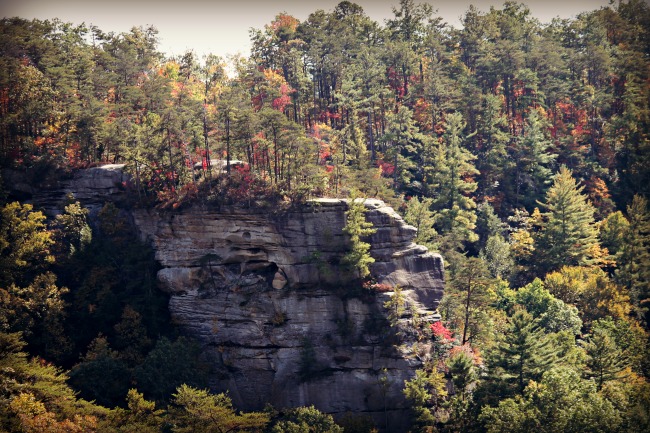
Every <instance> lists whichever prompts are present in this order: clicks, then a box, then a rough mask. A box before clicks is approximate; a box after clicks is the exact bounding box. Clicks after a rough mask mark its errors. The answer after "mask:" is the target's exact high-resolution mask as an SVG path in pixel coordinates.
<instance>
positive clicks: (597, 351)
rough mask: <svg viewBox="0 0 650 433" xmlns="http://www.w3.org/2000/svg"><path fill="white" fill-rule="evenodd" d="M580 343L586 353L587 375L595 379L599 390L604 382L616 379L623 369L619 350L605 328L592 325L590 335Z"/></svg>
mask: <svg viewBox="0 0 650 433" xmlns="http://www.w3.org/2000/svg"><path fill="white" fill-rule="evenodd" d="M581 343H582V344H581V345H582V348H583V349H584V351H585V352H586V353H587V363H586V367H587V372H586V374H587V377H589V378H593V379H594V380H595V381H596V387H597V389H598V391H600V390H601V389H602V387H603V384H604V383H605V382H607V381H610V380H614V379H616V378H617V376H618V374H619V373H620V372H621V371H622V370H623V369H624V367H625V365H624V363H623V359H622V356H621V355H622V354H621V350H620V349H619V348H618V346H617V345H616V342H615V341H614V339H613V338H612V336H611V335H609V332H608V331H607V329H605V328H602V327H599V326H596V327H594V328H593V329H592V332H591V335H589V336H587V338H586V339H585V340H583V341H582V342H581Z"/></svg>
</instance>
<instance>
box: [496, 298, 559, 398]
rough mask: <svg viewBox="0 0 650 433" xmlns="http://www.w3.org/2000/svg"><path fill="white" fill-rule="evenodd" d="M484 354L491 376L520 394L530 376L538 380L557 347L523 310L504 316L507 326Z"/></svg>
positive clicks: (549, 363)
mask: <svg viewBox="0 0 650 433" xmlns="http://www.w3.org/2000/svg"><path fill="white" fill-rule="evenodd" d="M499 340H500V341H499V342H498V343H497V345H496V347H495V349H494V350H493V352H492V353H491V354H490V355H489V357H488V368H489V369H490V375H491V377H492V378H493V380H495V381H497V382H501V383H502V384H503V385H505V386H506V387H507V388H510V389H512V390H514V391H515V392H516V393H519V394H522V393H523V391H524V388H525V387H526V385H527V384H528V382H529V381H531V380H539V379H540V378H541V376H542V374H543V373H544V372H545V371H547V370H548V369H549V368H550V367H551V366H552V365H553V364H554V363H555V361H556V353H557V349H556V348H555V347H554V346H553V344H552V341H551V340H550V339H549V338H548V336H546V335H545V334H544V331H543V330H542V329H541V328H540V327H539V326H538V325H537V322H536V321H534V320H533V317H532V316H531V315H530V314H529V313H528V312H527V311H526V310H525V309H520V310H517V311H516V312H515V313H514V314H513V315H512V317H510V318H509V319H508V327H507V329H506V331H505V333H504V334H503V336H501V337H500V339H499Z"/></svg>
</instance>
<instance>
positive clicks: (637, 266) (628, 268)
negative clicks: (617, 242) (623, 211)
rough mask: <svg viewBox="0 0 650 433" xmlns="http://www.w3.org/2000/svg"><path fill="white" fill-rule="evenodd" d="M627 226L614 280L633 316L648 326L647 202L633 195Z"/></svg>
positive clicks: (649, 229) (649, 230)
mask: <svg viewBox="0 0 650 433" xmlns="http://www.w3.org/2000/svg"><path fill="white" fill-rule="evenodd" d="M627 215H628V221H629V225H628V226H627V229H626V230H625V232H624V236H623V239H624V242H623V245H622V247H621V249H620V251H619V253H618V255H617V257H616V261H617V263H618V266H619V269H618V271H617V273H616V276H617V279H618V280H619V281H620V283H621V284H622V285H623V286H625V287H626V288H627V289H628V290H629V292H630V295H631V297H632V300H633V302H634V306H635V307H636V310H637V314H638V316H639V317H640V318H642V320H643V321H644V322H645V324H646V328H648V324H650V211H648V201H647V200H646V199H645V198H643V197H641V196H639V195H635V196H634V199H633V200H632V203H631V204H630V205H629V206H628V207H627Z"/></svg>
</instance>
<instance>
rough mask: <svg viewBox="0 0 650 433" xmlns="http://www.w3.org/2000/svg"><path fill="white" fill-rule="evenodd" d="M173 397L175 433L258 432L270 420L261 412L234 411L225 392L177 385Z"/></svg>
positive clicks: (173, 429) (173, 428)
mask: <svg viewBox="0 0 650 433" xmlns="http://www.w3.org/2000/svg"><path fill="white" fill-rule="evenodd" d="M173 397H174V399H173V403H174V406H175V407H174V409H173V412H172V413H173V416H174V420H175V423H174V426H173V427H172V431H173V432H174V433H208V432H220V433H221V432H223V433H225V432H235V431H239V432H260V431H263V430H264V428H265V427H266V425H267V424H268V422H269V416H268V414H266V413H263V412H249V413H242V414H239V413H237V411H236V410H235V408H234V407H233V404H232V401H231V399H230V397H228V396H227V395H226V394H211V393H210V392H208V391H207V390H202V389H197V388H192V387H191V386H188V385H180V386H179V387H178V388H177V389H176V393H175V394H174V395H173Z"/></svg>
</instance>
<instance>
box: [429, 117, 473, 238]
mask: <svg viewBox="0 0 650 433" xmlns="http://www.w3.org/2000/svg"><path fill="white" fill-rule="evenodd" d="M445 122H446V129H445V133H444V134H443V136H442V140H441V141H439V142H438V144H437V145H435V144H434V145H432V147H431V148H430V149H429V150H428V151H426V152H425V153H426V155H425V176H426V178H425V181H426V183H427V189H428V195H429V196H430V197H432V198H433V209H432V210H434V211H435V212H436V229H437V231H438V233H439V234H440V236H441V243H442V244H443V247H442V250H443V251H448V250H453V249H462V248H463V246H464V243H465V242H474V241H476V240H477V236H476V234H475V233H474V231H473V230H474V228H475V224H476V213H475V211H474V208H475V207H476V203H475V202H474V200H473V199H472V198H471V196H470V193H472V192H474V191H475V190H476V186H477V185H476V182H474V181H473V180H472V177H473V176H475V175H476V174H478V171H477V170H476V168H475V167H474V165H473V163H472V161H473V160H474V159H476V157H475V156H474V155H472V154H471V153H470V152H469V151H468V150H467V149H465V148H464V147H463V142H464V138H465V137H464V135H463V130H464V129H465V126H466V125H465V122H464V121H463V117H462V115H461V114H460V113H453V114H450V115H448V116H447V119H446V121H445Z"/></svg>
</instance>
